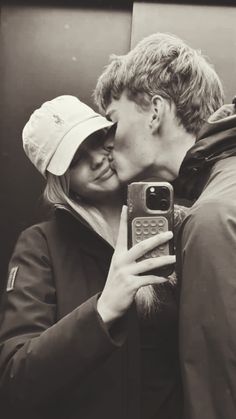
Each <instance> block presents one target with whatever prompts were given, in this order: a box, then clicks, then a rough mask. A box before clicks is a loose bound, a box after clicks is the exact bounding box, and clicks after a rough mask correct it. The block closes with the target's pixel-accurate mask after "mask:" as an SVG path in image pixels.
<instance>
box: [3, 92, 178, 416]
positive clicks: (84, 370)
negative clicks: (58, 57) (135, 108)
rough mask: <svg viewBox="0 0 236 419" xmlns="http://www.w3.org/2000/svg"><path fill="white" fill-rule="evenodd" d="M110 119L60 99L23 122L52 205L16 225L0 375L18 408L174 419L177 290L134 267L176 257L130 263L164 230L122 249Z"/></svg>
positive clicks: (25, 140)
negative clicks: (20, 228)
mask: <svg viewBox="0 0 236 419" xmlns="http://www.w3.org/2000/svg"><path fill="white" fill-rule="evenodd" d="M112 125H113V124H112V123H111V122H109V121H107V120H106V119H104V118H103V117H101V116H100V115H98V114H96V113H95V112H94V111H93V110H92V109H91V108H89V107H88V106H86V105H85V104H83V103H82V102H80V101H79V100H78V99H77V98H75V97H73V96H61V97H58V98H56V99H54V100H52V101H50V102H46V103H45V104H43V105H42V106H41V108H40V109H38V110H36V111H35V112H34V113H33V114H32V116H31V118H30V120H29V121H28V123H27V124H26V126H25V128H24V131H23V144H24V149H25V152H26V154H27V155H28V157H29V158H30V160H31V161H32V163H33V164H34V165H35V166H36V168H37V169H38V170H39V171H40V172H41V174H42V175H43V176H45V177H46V179H47V184H46V189H45V197H46V199H47V201H48V202H50V203H51V204H52V205H53V207H54V208H55V212H54V216H53V218H52V220H50V221H48V222H45V223H41V224H39V225H35V226H32V227H30V228H29V229H27V230H26V231H24V232H23V233H22V234H21V236H20V238H19V240H18V242H17V245H16V248H15V251H14V254H13V256H12V259H11V262H10V270H9V272H10V273H9V279H8V284H7V293H6V298H5V300H6V301H5V308H4V317H3V321H2V326H1V331H0V338H1V347H0V348H1V353H0V384H1V392H2V394H3V395H4V396H5V397H7V398H8V399H9V401H10V403H11V404H12V405H14V406H16V407H17V414H18V416H20V417H21V416H22V417H23V415H24V417H25V418H31V419H34V418H40V419H42V418H44V419H46V418H49V417H50V418H57V419H58V418H66V419H69V418H71V419H72V418H82V419H86V418H88V419H92V418H100V417H101V418H103V419H104V418H110V417H113V418H115V419H123V418H129V419H132V418H135V419H137V418H139V417H140V418H145V419H148V418H152V417H153V414H155V415H156V414H157V415H158V418H163V419H164V418H166V419H167V418H173V419H176V418H177V417H180V416H179V415H180V413H179V412H180V408H181V399H180V383H179V375H178V374H179V372H178V355H177V343H176V342H177V339H176V330H177V324H176V323H177V320H176V318H177V316H176V308H175V297H174V291H173V287H172V286H171V285H170V284H169V283H168V282H167V279H165V278H158V277H155V276H145V275H143V276H139V274H140V273H144V272H145V271H148V270H150V268H155V267H160V266H163V265H166V264H172V263H173V262H174V261H175V258H174V256H164V257H159V258H156V259H151V260H150V259H149V260H145V261H142V262H136V260H137V259H138V258H139V257H140V256H142V255H143V254H144V253H146V252H147V251H148V250H150V249H152V248H154V247H156V246H158V245H160V244H162V243H164V242H166V241H167V240H169V239H170V238H171V237H172V233H171V232H167V233H162V234H160V235H158V236H154V237H152V238H150V239H147V240H146V241H145V242H143V243H142V244H137V245H136V246H134V247H133V248H132V249H130V250H129V251H128V250H127V244H126V236H127V231H126V210H125V209H124V210H123V211H122V215H121V222H120V212H121V208H122V203H123V190H122V187H121V186H120V184H119V181H118V178H117V176H116V174H115V172H114V171H113V169H111V167H110V165H109V161H110V148H111V136H112V129H113V128H112ZM109 128H110V130H109ZM119 223H120V228H119ZM118 230H119V231H118ZM117 235H118V238H117ZM116 238H117V239H116ZM115 243H116V246H115V252H114V254H113V250H114V245H115ZM162 282H167V284H166V285H165V287H164V288H163V298H162V303H161V304H159V307H158V308H157V307H156V306H157V303H156V291H155V286H157V285H159V284H160V283H162ZM144 286H145V287H144ZM134 301H136V303H134ZM136 308H138V310H136ZM137 311H138V314H137ZM147 313H149V315H146V314H147ZM6 417H7V415H6ZM8 417H11V416H10V413H9V416H8ZM12 417H13V415H12Z"/></svg>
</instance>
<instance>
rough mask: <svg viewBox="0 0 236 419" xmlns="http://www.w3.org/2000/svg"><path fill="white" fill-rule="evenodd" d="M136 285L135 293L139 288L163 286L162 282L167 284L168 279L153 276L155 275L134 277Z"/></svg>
mask: <svg viewBox="0 0 236 419" xmlns="http://www.w3.org/2000/svg"><path fill="white" fill-rule="evenodd" d="M135 279H136V284H135V288H136V289H137V291H138V290H139V288H141V287H145V286H146V285H156V284H163V283H164V282H168V278H163V277H161V276H155V275H145V276H139V277H137V276H136V277H135Z"/></svg>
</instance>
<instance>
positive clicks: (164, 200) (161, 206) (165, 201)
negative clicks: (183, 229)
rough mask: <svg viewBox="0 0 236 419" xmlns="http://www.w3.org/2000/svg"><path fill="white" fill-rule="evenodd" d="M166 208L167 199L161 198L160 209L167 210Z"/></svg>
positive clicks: (167, 205) (167, 204)
mask: <svg viewBox="0 0 236 419" xmlns="http://www.w3.org/2000/svg"><path fill="white" fill-rule="evenodd" d="M168 208H169V202H168V200H167V199H161V200H160V209H161V210H162V211H166V210H168Z"/></svg>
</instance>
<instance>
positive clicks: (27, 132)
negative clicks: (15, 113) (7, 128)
mask: <svg viewBox="0 0 236 419" xmlns="http://www.w3.org/2000/svg"><path fill="white" fill-rule="evenodd" d="M112 125H114V123H113V122H110V121H108V120H107V119H106V118H104V117H103V116H101V115H99V114H98V113H96V112H94V110H93V109H91V108H90V107H89V106H87V105H85V104H84V103H83V102H81V101H80V100H79V99H78V98H77V97H75V96H69V95H64V96H59V97H56V98H55V99H53V100H50V101H49V102H45V103H44V104H43V105H42V106H41V107H40V108H39V109H37V110H36V111H34V112H33V114H32V115H31V117H30V119H29V121H28V122H27V124H26V125H25V127H24V129H23V148H24V150H25V153H26V155H27V156H28V157H29V159H30V160H31V162H32V163H33V164H34V166H35V167H36V168H37V169H38V170H39V172H40V173H42V175H43V176H46V172H47V171H48V172H50V173H52V174H54V175H57V176H61V175H63V174H64V173H65V172H66V171H67V169H68V168H69V166H70V163H71V161H72V159H73V157H74V155H75V153H76V151H77V149H78V147H79V146H80V145H81V144H82V142H83V141H84V140H85V139H86V138H87V137H88V136H90V135H91V134H93V133H94V132H96V131H99V130H100V129H103V128H106V127H110V126H112Z"/></svg>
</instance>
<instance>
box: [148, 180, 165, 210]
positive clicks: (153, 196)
mask: <svg viewBox="0 0 236 419" xmlns="http://www.w3.org/2000/svg"><path fill="white" fill-rule="evenodd" d="M146 205H147V208H149V209H151V210H160V211H167V210H168V209H169V205H170V194H169V189H168V188H166V187H165V186H157V187H156V186H155V187H154V186H151V187H149V188H147V190H146Z"/></svg>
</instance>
